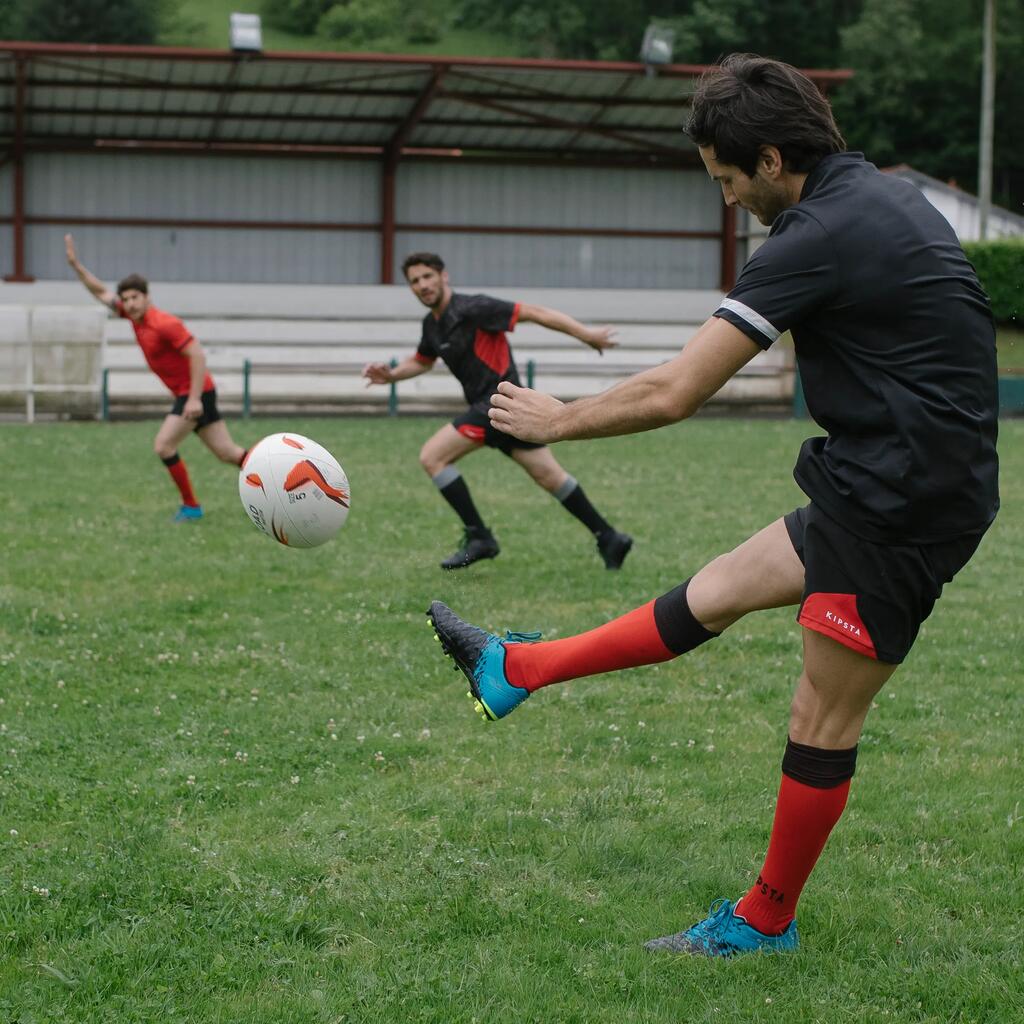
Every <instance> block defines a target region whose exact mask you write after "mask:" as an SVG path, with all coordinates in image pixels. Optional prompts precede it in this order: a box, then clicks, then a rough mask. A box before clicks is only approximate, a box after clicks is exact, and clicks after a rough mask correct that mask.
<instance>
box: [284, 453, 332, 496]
mask: <svg viewBox="0 0 1024 1024" xmlns="http://www.w3.org/2000/svg"><path fill="white" fill-rule="evenodd" d="M303 484H316V485H317V487H319V488H320V490H321V491H323V492H324V494H326V495H327V497H328V498H330V499H331V501H336V502H337V503H338V504H339V505H341V506H342V508H348V495H347V494H346V493H345V492H344V491H343V490H341V488H340V487H332V486H331V485H330V484H329V483H328V482H327V481H326V480H325V479H324V475H323V473H321V472H320V470H319V469H318V468H317V467H316V465H315V464H314V463H312V462H310V461H309V459H306V460H305V461H303V462H296V463H295V465H294V466H292V470H291V472H290V473H289V474H288V476H287V478H286V479H285V482H284V489H285V490H286V491H294V490H295V489H296V488H297V487H301V486H302V485H303Z"/></svg>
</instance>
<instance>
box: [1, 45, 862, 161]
mask: <svg viewBox="0 0 1024 1024" xmlns="http://www.w3.org/2000/svg"><path fill="white" fill-rule="evenodd" d="M703 70H704V68H703V67H699V66H693V65H669V66H666V67H663V68H659V69H658V73H657V74H656V75H650V74H648V73H647V71H646V69H645V68H644V66H643V65H642V64H627V63H611V62H607V63H606V62H590V61H545V60H487V59H482V58H442V57H431V58H424V57H417V56H394V55H383V54H342V53H338V54H323V53H266V54H259V55H239V54H233V53H230V52H226V51H221V50H188V49H172V48H160V47H124V46H81V45H76V44H53V45H50V44H33V43H2V42H0V135H2V136H3V137H4V139H5V140H7V142H8V144H9V143H10V142H11V141H12V140H13V139H14V137H15V135H16V134H17V133H18V128H19V115H20V128H21V133H22V139H23V144H24V146H25V147H26V148H29V149H50V148H52V149H57V148H59V149H93V148H100V147H104V148H107V147H117V146H132V147H133V148H136V147H137V148H146V147H152V148H160V149H166V148H175V147H180V148H188V149H192V150H194V149H196V148H208V149H217V148H221V147H225V148H230V149H244V148H245V147H252V148H258V149H260V150H265V149H267V148H284V147H302V148H303V150H304V151H314V152H315V151H316V150H317V149H321V150H324V151H331V150H333V149H334V148H336V147H343V148H344V147H354V148H355V150H356V151H359V152H362V151H365V152H367V153H369V154H373V153H375V152H376V153H383V152H385V151H388V150H390V151H395V150H398V149H400V150H401V152H404V153H416V152H423V151H430V150H433V151H437V150H445V151H451V150H460V151H462V152H463V153H473V152H495V151H500V152H506V151H514V152H516V153H519V154H522V155H524V156H528V155H534V156H550V157H559V158H573V157H577V158H580V157H586V156H596V157H604V158H613V159H622V160H626V161H640V162H650V161H651V160H665V161H680V162H690V161H692V159H693V146H692V145H691V144H690V143H689V142H688V140H687V139H686V138H685V137H684V136H683V134H682V132H681V131H680V125H681V123H682V120H683V116H684V112H685V107H686V103H687V98H688V97H689V96H690V95H691V93H692V90H693V83H694V79H695V78H696V77H697V76H698V75H699V74H700V73H701V72H702V71H703ZM808 74H809V75H810V76H811V77H812V78H813V79H815V80H816V81H817V82H818V83H819V85H820V86H821V87H823V88H827V87H828V86H829V85H830V84H834V83H836V82H839V81H842V80H844V79H845V78H848V77H849V75H850V72H847V71H811V72H808Z"/></svg>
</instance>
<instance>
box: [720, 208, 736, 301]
mask: <svg viewBox="0 0 1024 1024" xmlns="http://www.w3.org/2000/svg"><path fill="white" fill-rule="evenodd" d="M735 284H736V207H735V206H724V205H723V207H722V263H721V267H720V268H719V275H718V287H719V288H720V289H721V290H722V291H723V292H728V291H732V288H733V285H735Z"/></svg>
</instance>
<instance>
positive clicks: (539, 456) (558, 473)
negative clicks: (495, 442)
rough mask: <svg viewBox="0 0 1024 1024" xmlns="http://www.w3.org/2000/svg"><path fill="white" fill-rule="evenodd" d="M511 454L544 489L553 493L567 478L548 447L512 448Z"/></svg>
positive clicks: (567, 475)
mask: <svg viewBox="0 0 1024 1024" xmlns="http://www.w3.org/2000/svg"><path fill="white" fill-rule="evenodd" d="M511 455H512V458H513V459H515V461H516V462H518V463H519V465H520V466H522V467H523V469H525V470H526V472H527V473H529V474H530V476H531V477H532V479H533V481H534V483H536V484H539V485H540V486H541V487H543V488H544V490H545V491H551V492H552V493H554V492H555V491H557V490H558V488H559V487H561V486H562V484H564V483H565V481H566V480H568V479H569V474H568V473H566V471H565V470H564V469H562V467H561V466H560V465H559V464H558V460H557V459H556V458H555V456H554V455H553V454H552V452H551V449H550V448H513V449H512V452H511Z"/></svg>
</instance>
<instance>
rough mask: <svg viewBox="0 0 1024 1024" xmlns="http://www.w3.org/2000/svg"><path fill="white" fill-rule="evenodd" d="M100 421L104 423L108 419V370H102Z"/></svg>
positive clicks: (105, 368)
mask: <svg viewBox="0 0 1024 1024" xmlns="http://www.w3.org/2000/svg"><path fill="white" fill-rule="evenodd" d="M100 419H101V420H103V422H104V423H106V422H107V421H108V420H109V419H110V369H109V368H108V367H104V368H103V376H102V382H101V384H100Z"/></svg>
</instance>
